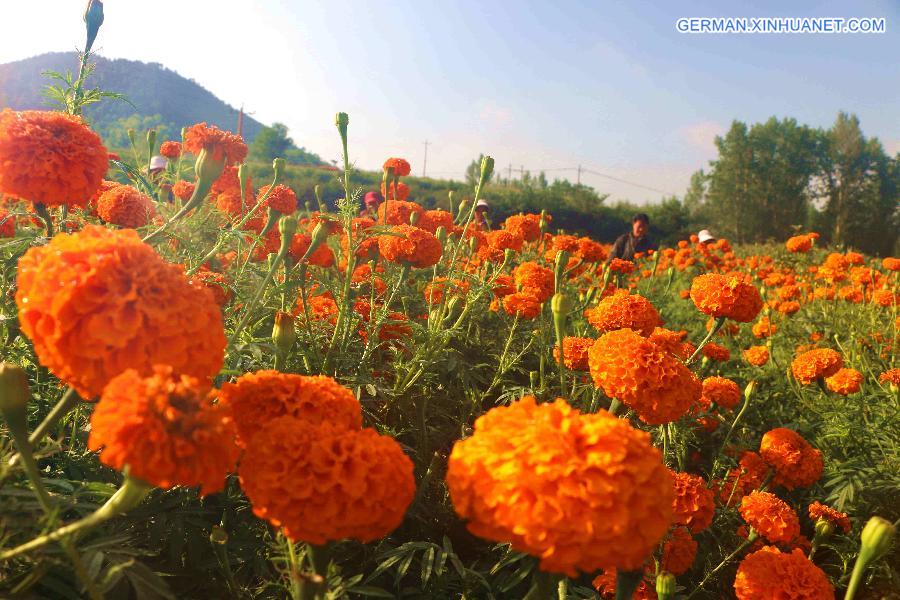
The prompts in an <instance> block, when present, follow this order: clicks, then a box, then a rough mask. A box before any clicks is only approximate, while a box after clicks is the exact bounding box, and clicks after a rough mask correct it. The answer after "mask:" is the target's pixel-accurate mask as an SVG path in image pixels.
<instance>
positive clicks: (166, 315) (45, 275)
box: [16, 225, 225, 399]
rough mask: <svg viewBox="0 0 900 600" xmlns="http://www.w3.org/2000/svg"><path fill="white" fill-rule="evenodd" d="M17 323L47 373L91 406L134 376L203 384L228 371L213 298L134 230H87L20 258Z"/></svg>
mask: <svg viewBox="0 0 900 600" xmlns="http://www.w3.org/2000/svg"><path fill="white" fill-rule="evenodd" d="M17 281H18V291H17V292H16V304H17V306H18V307H19V322H20V323H21V326H22V331H23V332H24V333H25V335H27V336H28V337H29V338H30V339H31V340H32V342H33V343H34V350H35V352H36V353H37V356H38V359H39V360H40V362H41V364H42V365H44V366H45V367H47V368H48V369H50V371H51V372H52V373H53V374H54V375H56V376H57V377H59V378H60V379H61V380H63V381H64V382H66V383H67V384H69V385H71V386H73V387H74V388H75V389H76V390H77V391H78V393H79V394H80V395H81V396H82V397H83V398H86V399H89V398H92V397H94V396H99V395H100V393H101V392H102V391H103V388H104V387H105V386H106V384H107V383H108V382H109V380H110V379H112V378H113V377H115V376H116V375H118V374H119V373H121V372H122V371H124V370H125V369H128V368H134V369H136V370H137V371H138V373H140V374H141V375H149V374H150V373H151V372H152V369H153V366H154V365H156V364H168V365H171V366H172V367H173V369H174V370H175V372H176V373H179V374H185V375H191V376H194V377H198V378H200V379H204V378H207V377H212V376H213V375H215V374H216V373H218V372H219V369H221V368H222V363H223V361H224V352H225V333H224V330H223V328H222V314H221V312H220V311H219V307H218V305H217V304H216V303H215V300H213V297H212V293H211V292H209V291H208V290H206V289H203V288H197V287H195V286H192V285H191V284H190V283H189V281H188V279H187V277H185V276H184V271H183V269H182V267H181V266H179V265H172V264H169V263H167V262H165V261H164V260H163V259H162V258H161V257H160V256H159V255H158V254H157V253H156V251H155V250H153V248H151V247H150V246H148V245H147V244H145V243H143V242H142V241H141V239H140V237H138V235H137V233H136V232H135V231H134V230H133V229H123V230H119V231H114V230H111V229H107V228H105V227H99V226H96V225H87V226H85V228H84V229H83V230H81V231H79V232H78V233H73V234H66V233H62V234H58V235H56V236H55V237H54V238H53V239H52V240H51V241H50V243H49V244H47V245H46V246H41V247H34V248H31V249H29V250H28V252H26V253H25V255H24V256H23V257H22V258H21V259H19V269H18V280H17Z"/></svg>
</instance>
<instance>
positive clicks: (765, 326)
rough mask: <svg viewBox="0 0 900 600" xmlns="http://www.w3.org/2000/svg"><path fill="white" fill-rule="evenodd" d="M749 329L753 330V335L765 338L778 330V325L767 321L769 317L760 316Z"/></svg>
mask: <svg viewBox="0 0 900 600" xmlns="http://www.w3.org/2000/svg"><path fill="white" fill-rule="evenodd" d="M751 331H752V332H753V335H754V336H756V337H758V338H767V337H769V336H771V335H775V334H776V333H777V332H778V326H777V325H775V324H774V323H772V322H771V321H769V317H766V316H763V317H760V319H759V321H757V322H756V323H754V324H753V328H752V330H751Z"/></svg>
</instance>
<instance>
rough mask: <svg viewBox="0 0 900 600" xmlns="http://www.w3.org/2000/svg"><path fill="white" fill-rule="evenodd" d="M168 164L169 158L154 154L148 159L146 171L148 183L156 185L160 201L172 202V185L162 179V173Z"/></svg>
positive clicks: (173, 199)
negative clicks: (148, 167)
mask: <svg viewBox="0 0 900 600" xmlns="http://www.w3.org/2000/svg"><path fill="white" fill-rule="evenodd" d="M168 166H169V159H168V158H166V157H165V156H159V155H157V156H154V157H152V158H151V159H150V170H149V172H148V173H147V175H148V179H149V180H150V183H152V184H153V185H155V186H157V187H158V188H159V189H158V190H157V198H159V200H160V201H161V202H174V201H175V197H174V196H173V195H172V185H171V184H170V183H165V182H164V181H163V175H164V174H165V172H166V168H167V167H168Z"/></svg>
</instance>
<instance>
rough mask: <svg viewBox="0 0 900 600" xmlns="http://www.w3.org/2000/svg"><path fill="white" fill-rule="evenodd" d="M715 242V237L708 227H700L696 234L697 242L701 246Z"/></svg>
mask: <svg viewBox="0 0 900 600" xmlns="http://www.w3.org/2000/svg"><path fill="white" fill-rule="evenodd" d="M715 242H716V238H714V237H713V235H712V234H711V233H710V232H709V229H701V230H700V232H699V233H698V234H697V243H698V244H701V245H703V246H708V245H710V244H714V243H715Z"/></svg>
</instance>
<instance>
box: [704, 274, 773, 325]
mask: <svg viewBox="0 0 900 600" xmlns="http://www.w3.org/2000/svg"><path fill="white" fill-rule="evenodd" d="M691 300H693V301H694V305H695V306H696V307H697V309H699V310H700V312H702V313H704V314H707V315H709V316H711V317H716V318H720V317H726V318H728V319H731V320H733V321H738V322H741V323H749V322H750V321H752V320H753V319H755V318H756V315H758V314H759V311H760V310H761V309H762V305H763V301H762V298H761V297H760V295H759V290H757V289H756V287H754V286H753V285H752V284H750V283H747V282H746V281H745V280H744V278H743V277H742V276H740V275H737V274H731V275H719V274H718V273H707V274H706V275H699V276H697V277H695V278H694V281H693V282H692V283H691Z"/></svg>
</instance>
